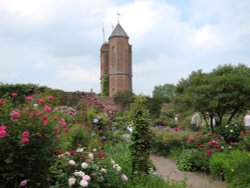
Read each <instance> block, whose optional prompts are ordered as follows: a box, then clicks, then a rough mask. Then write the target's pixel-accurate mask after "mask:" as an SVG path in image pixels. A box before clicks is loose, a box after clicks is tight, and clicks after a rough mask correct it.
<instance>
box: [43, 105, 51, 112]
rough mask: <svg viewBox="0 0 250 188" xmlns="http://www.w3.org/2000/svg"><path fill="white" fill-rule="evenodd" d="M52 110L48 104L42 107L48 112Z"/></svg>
mask: <svg viewBox="0 0 250 188" xmlns="http://www.w3.org/2000/svg"><path fill="white" fill-rule="evenodd" d="M51 110H52V108H51V107H50V106H45V107H44V111H47V112H50V111H51Z"/></svg>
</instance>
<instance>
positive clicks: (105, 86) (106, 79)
mask: <svg viewBox="0 0 250 188" xmlns="http://www.w3.org/2000/svg"><path fill="white" fill-rule="evenodd" d="M102 88H103V89H102V95H103V96H108V95H109V77H108V76H104V78H103V87H102Z"/></svg>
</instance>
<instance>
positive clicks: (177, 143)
mask: <svg viewBox="0 0 250 188" xmlns="http://www.w3.org/2000/svg"><path fill="white" fill-rule="evenodd" d="M152 131H153V135H154V152H155V153H157V154H160V155H164V156H168V155H169V154H170V151H171V150H173V149H179V148H181V149H182V148H183V146H184V144H185V142H186V140H187V138H188V137H189V136H192V135H194V133H192V132H189V131H174V130H162V129H159V128H152Z"/></svg>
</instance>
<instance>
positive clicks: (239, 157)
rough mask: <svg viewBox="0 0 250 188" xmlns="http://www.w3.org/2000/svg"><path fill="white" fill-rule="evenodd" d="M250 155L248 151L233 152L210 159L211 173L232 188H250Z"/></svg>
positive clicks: (218, 154)
mask: <svg viewBox="0 0 250 188" xmlns="http://www.w3.org/2000/svg"><path fill="white" fill-rule="evenodd" d="M249 169H250V155H249V153H248V152H246V151H240V150H232V151H230V152H225V153H217V154H215V155H213V156H212V157H211V159H210V171H211V174H212V175H213V176H214V177H217V178H218V177H220V178H221V179H225V180H226V181H227V182H228V183H229V185H230V187H234V188H246V187H247V188H249V187H250V174H249Z"/></svg>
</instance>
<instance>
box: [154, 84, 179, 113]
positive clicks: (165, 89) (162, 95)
mask: <svg viewBox="0 0 250 188" xmlns="http://www.w3.org/2000/svg"><path fill="white" fill-rule="evenodd" d="M175 93H176V86H175V85H174V84H164V85H159V86H155V87H154V90H153V97H152V98H151V100H150V103H149V107H150V113H151V114H152V115H154V116H159V114H160V109H161V105H162V104H163V103H166V102H170V100H171V99H172V98H173V97H174V96H175Z"/></svg>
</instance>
